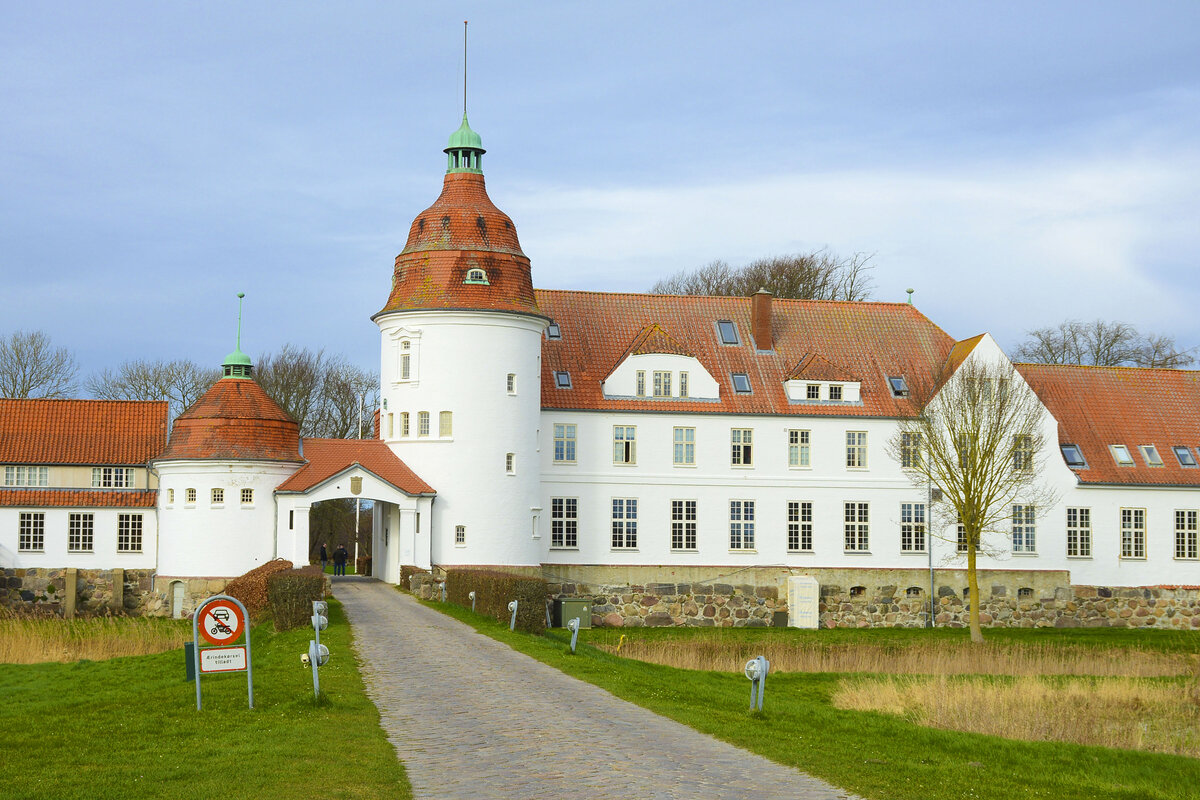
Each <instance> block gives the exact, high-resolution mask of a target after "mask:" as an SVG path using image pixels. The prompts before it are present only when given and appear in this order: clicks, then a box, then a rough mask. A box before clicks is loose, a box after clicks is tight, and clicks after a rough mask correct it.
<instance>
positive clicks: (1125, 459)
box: [1108, 444, 1133, 467]
mask: <svg viewBox="0 0 1200 800" xmlns="http://www.w3.org/2000/svg"><path fill="white" fill-rule="evenodd" d="M1108 449H1109V452H1111V453H1112V457H1113V460H1114V461H1116V462H1117V466H1121V467H1132V466H1133V456H1132V455H1130V453H1129V448H1128V447H1126V446H1125V445H1123V444H1110V445H1109V446H1108Z"/></svg>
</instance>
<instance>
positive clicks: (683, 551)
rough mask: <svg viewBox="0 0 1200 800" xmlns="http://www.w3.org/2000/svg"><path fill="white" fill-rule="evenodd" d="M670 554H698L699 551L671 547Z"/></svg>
mask: <svg viewBox="0 0 1200 800" xmlns="http://www.w3.org/2000/svg"><path fill="white" fill-rule="evenodd" d="M671 552H672V553H699V552H700V550H699V549H698V548H695V547H672V548H671Z"/></svg>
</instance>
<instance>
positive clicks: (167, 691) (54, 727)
mask: <svg viewBox="0 0 1200 800" xmlns="http://www.w3.org/2000/svg"><path fill="white" fill-rule="evenodd" d="M175 624H178V625H180V626H189V625H190V623H187V622H184V621H178V622H177V623H175ZM311 635H312V631H311V630H298V631H290V632H287V633H275V632H274V630H273V629H272V628H271V626H270V625H269V624H268V625H262V626H258V627H256V628H255V629H254V631H253V633H252V636H253V639H252V647H253V654H254V701H255V706H256V707H255V709H253V710H250V709H248V708H247V706H246V676H245V674H243V673H234V674H229V675H216V676H208V677H205V678H203V685H202V688H203V692H204V710H203V711H197V710H196V691H195V684H194V683H193V682H190V681H185V680H184V661H183V655H182V650H174V651H171V652H166V653H160V654H158V655H149V656H137V657H130V658H116V659H112V660H109V661H96V662H89V661H79V662H75V663H72V664H28V665H25V664H21V665H8V664H5V665H0V729H2V730H3V731H4V743H3V746H2V747H0V753H2V754H3V755H2V762H3V764H4V769H2V770H0V797H14V798H17V797H20V798H43V797H45V798H50V797H53V798H76V797H77V798H89V799H90V798H96V797H104V798H114V799H119V798H139V800H140V799H141V798H197V799H199V798H214V797H220V798H260V797H269V798H271V800H288V799H289V798H311V797H329V798H353V799H354V800H359V799H360V798H385V797H386V798H410V797H411V796H412V792H411V788H410V787H409V784H408V779H407V778H406V776H405V774H404V768H403V766H401V764H400V763H399V761H398V759H397V758H396V752H395V750H394V749H393V748H392V746H391V744H390V743H389V742H388V741H387V739H386V737H385V736H384V732H383V729H382V728H381V727H380V725H379V712H378V711H377V710H376V708H375V706H374V705H373V704H372V703H371V701H370V700H369V699H368V698H367V696H366V691H365V688H364V686H363V682H362V678H361V676H360V674H359V672H358V668H357V666H356V664H355V662H354V655H353V653H352V652H351V649H350V644H351V632H350V627H349V625H348V624H347V623H346V619H345V616H344V615H343V614H342V609H341V606H340V605H339V604H338V603H336V602H331V603H330V623H329V628H328V629H326V631H324V632H323V633H322V636H321V641H322V643H323V644H326V645H328V647H329V649H330V651H331V654H332V655H331V658H330V660H329V663H328V664H327V665H326V666H325V667H323V668H322V669H321V689H322V693H323V695H324V698H323V701H322V702H321V703H320V704H318V703H316V702H315V701H314V699H313V693H312V673H311V671H310V670H307V669H305V668H303V667H302V666H301V664H300V653H302V652H306V651H307V649H308V641H309V639H310V638H311ZM190 636H191V632H190V627H188V628H187V637H188V639H190Z"/></svg>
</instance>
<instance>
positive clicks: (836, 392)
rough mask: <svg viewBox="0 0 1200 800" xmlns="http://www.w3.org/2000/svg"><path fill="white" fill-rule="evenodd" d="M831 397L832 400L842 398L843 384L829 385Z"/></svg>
mask: <svg viewBox="0 0 1200 800" xmlns="http://www.w3.org/2000/svg"><path fill="white" fill-rule="evenodd" d="M829 399H830V400H841V399H842V386H841V384H840V383H831V384H830V385H829Z"/></svg>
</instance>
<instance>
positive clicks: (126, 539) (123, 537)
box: [117, 514, 142, 553]
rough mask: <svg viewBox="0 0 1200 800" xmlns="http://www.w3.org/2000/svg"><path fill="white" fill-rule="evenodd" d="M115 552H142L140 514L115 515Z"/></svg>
mask: <svg viewBox="0 0 1200 800" xmlns="http://www.w3.org/2000/svg"><path fill="white" fill-rule="evenodd" d="M117 552H118V553H140V552H142V515H141V514H118V515H117Z"/></svg>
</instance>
